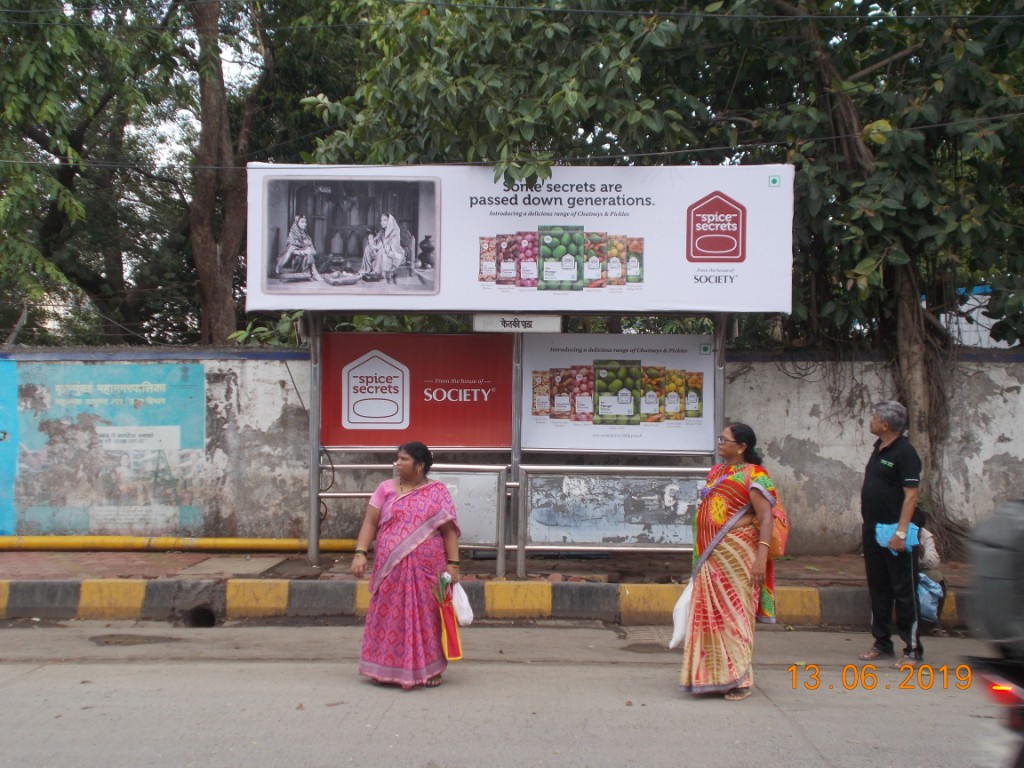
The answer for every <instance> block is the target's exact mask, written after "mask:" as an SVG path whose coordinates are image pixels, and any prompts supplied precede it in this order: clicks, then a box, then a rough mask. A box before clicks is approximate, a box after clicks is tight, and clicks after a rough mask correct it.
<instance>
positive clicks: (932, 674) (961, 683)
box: [786, 664, 972, 691]
mask: <svg viewBox="0 0 1024 768" xmlns="http://www.w3.org/2000/svg"><path fill="white" fill-rule="evenodd" d="M786 671H787V672H789V674H790V680H791V682H792V685H793V688H794V690H795V689H797V688H803V689H805V690H808V691H817V690H830V691H831V690H842V691H853V690H857V689H860V690H864V691H874V690H886V691H888V690H899V691H918V690H919V691H928V690H932V689H933V688H934V689H936V690H941V691H946V690H950V689H953V690H960V691H966V690H967V689H968V688H970V687H971V682H972V674H971V668H970V667H969V666H968V665H966V664H958V665H956V666H955V667H951V666H949V665H948V664H943V665H942V666H939V667H933V666H932V665H931V664H918V665H917V666H914V665H911V664H905V665H903V666H902V667H900V668H899V670H896V675H897V677H898V679H897V680H890V679H888V678H885V679H881V680H880V679H879V677H878V667H877V666H875V665H874V664H846V665H844V666H843V667H842V669H841V670H840V671H839V678H838V679H837V680H835V681H834V682H829V681H828V680H826V679H825V678H824V676H823V675H822V672H821V668H820V667H819V666H818V665H817V664H804V665H799V664H791V665H790V666H789V667H787V668H786Z"/></svg>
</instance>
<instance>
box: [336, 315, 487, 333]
mask: <svg viewBox="0 0 1024 768" xmlns="http://www.w3.org/2000/svg"><path fill="white" fill-rule="evenodd" d="M325 326H326V327H329V328H330V329H331V330H335V331H357V332H359V333H466V332H468V331H470V330H471V329H472V326H471V324H470V321H469V319H468V318H467V317H466V316H464V315H353V316H352V317H351V318H346V319H336V320H334V321H333V322H332V321H330V320H329V321H328V322H327V323H325Z"/></svg>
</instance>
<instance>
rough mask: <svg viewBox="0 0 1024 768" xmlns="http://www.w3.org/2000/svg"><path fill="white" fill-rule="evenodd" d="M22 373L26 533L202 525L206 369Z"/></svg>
mask: <svg viewBox="0 0 1024 768" xmlns="http://www.w3.org/2000/svg"><path fill="white" fill-rule="evenodd" d="M17 374H18V427H19V441H18V450H19V452H20V457H19V459H18V466H19V472H18V476H17V480H16V483H15V508H16V513H17V521H16V529H17V531H18V532H19V533H20V534H22V535H42V534H48V533H52V532H53V531H61V532H62V533H65V534H72V535H73V534H92V535H135V536H160V535H177V534H178V533H179V532H180V531H182V530H189V529H191V528H193V527H194V523H195V520H196V519H197V518H199V517H200V516H201V510H200V509H199V508H198V507H196V506H194V505H193V504H192V496H193V494H192V478H194V477H195V476H196V475H197V474H198V472H199V467H201V465H202V464H203V461H204V447H205V434H206V389H205V386H206V381H205V375H204V369H203V366H202V365H199V364H124V365H88V364H81V363H20V364H19V365H18V367H17ZM0 522H2V519H0ZM8 524H9V522H8ZM5 527H6V525H5ZM2 532H3V533H7V534H9V533H11V531H10V530H4V531H2Z"/></svg>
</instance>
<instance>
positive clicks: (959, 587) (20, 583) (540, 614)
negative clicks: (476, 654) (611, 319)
mask: <svg viewBox="0 0 1024 768" xmlns="http://www.w3.org/2000/svg"><path fill="white" fill-rule="evenodd" d="M351 559H352V555H351V553H326V554H323V555H322V556H321V557H320V558H319V561H318V562H317V563H316V564H310V563H309V561H308V559H307V557H306V554H305V553H296V552H288V553H280V554H275V553H267V552H253V553H245V552H231V553H218V552H194V551H192V552H151V551H123V552H111V551H102V552H79V551H70V552H69V551H2V552H0V619H41V620H57V621H60V620H70V619H81V620H155V621H167V622H171V623H173V624H181V625H186V626H212V625H214V624H219V623H222V622H224V621H233V620H245V619H273V618H282V619H287V618H292V619H302V620H306V621H308V620H333V619H343V618H346V617H347V618H352V619H358V618H361V617H362V616H363V615H365V613H366V607H367V604H368V601H369V593H368V591H367V583H366V581H365V580H357V579H355V578H353V577H352V576H351V575H350V574H349V572H348V571H349V564H350V562H351ZM495 565H496V563H495V559H494V553H493V552H490V553H486V552H478V553H470V552H463V554H462V573H463V585H464V587H465V588H466V592H467V594H468V595H469V599H470V602H471V603H472V605H473V610H474V613H475V614H476V615H477V616H478V617H481V618H488V619H508V620H543V619H591V620H599V621H606V622H610V623H615V624H621V625H666V624H671V621H672V607H673V606H674V605H675V602H676V600H677V599H678V597H679V595H680V594H681V592H682V590H683V588H684V586H685V584H686V581H687V579H688V577H689V571H690V555H689V553H684V552H680V553H679V554H678V555H673V554H664V553H614V552H613V553H610V554H607V555H605V554H600V555H561V556H559V555H551V554H544V555H536V556H534V555H531V556H530V557H529V558H528V559H527V576H526V578H525V579H518V578H516V577H515V576H514V573H515V562H514V557H513V556H512V555H509V558H508V560H507V566H508V568H507V573H508V574H513V575H506V577H505V578H498V577H496V576H495V572H496V568H495ZM775 568H776V571H775V579H776V606H777V617H778V620H779V622H780V623H781V624H784V625H789V626H793V627H820V628H829V627H832V628H837V629H839V628H842V629H849V628H865V627H867V626H868V621H869V615H870V610H869V604H868V596H867V587H866V585H865V582H864V566H863V561H862V559H861V557H860V556H859V555H836V556H807V557H804V556H794V557H786V558H783V559H780V560H777V561H775ZM943 572H944V574H945V576H946V580H947V583H948V587H949V594H948V596H947V598H946V601H945V605H944V608H943V613H942V617H941V622H942V628H943V629H944V630H945V631H950V632H955V633H958V634H962V633H963V632H964V631H965V630H966V629H967V627H968V623H969V607H968V604H969V590H970V573H969V569H968V567H967V566H966V565H965V564H963V563H945V564H943Z"/></svg>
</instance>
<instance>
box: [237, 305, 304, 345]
mask: <svg viewBox="0 0 1024 768" xmlns="http://www.w3.org/2000/svg"><path fill="white" fill-rule="evenodd" d="M304 315H305V313H304V312H303V311H302V310H299V311H296V312H282V313H281V316H280V317H277V318H272V319H268V318H261V317H254V318H253V319H251V320H250V321H249V322H248V324H247V325H246V326H245V328H244V329H242V330H240V331H235V332H234V333H232V334H231V335H230V336H228V341H234V342H236V343H237V344H241V345H243V346H253V347H259V346H269V347H297V346H300V345H305V343H306V337H305V334H304V333H303V330H302V321H303V317H304Z"/></svg>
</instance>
